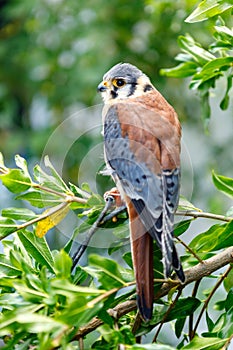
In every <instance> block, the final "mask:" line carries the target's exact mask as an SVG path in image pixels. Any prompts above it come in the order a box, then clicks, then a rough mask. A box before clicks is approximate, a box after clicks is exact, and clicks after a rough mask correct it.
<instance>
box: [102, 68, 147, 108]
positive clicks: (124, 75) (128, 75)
mask: <svg viewBox="0 0 233 350" xmlns="http://www.w3.org/2000/svg"><path fill="white" fill-rule="evenodd" d="M153 89H154V87H153V85H152V84H151V82H150V79H149V78H148V77H147V76H146V75H145V74H144V73H143V72H142V71H140V70H139V69H138V68H137V67H135V66H133V65H132V64H129V63H119V64H117V65H115V66H114V67H112V68H111V69H110V70H109V71H108V72H107V73H106V74H105V75H104V77H103V81H102V82H101V83H100V84H99V85H98V91H99V92H101V94H102V97H103V100H104V102H105V103H109V102H114V101H115V100H117V99H124V98H129V97H136V96H141V95H143V94H144V93H146V92H148V91H151V90H153Z"/></svg>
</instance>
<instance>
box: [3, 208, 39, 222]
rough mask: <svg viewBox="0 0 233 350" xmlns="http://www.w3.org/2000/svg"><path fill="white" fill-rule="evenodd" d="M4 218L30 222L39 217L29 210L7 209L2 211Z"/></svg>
mask: <svg viewBox="0 0 233 350" xmlns="http://www.w3.org/2000/svg"><path fill="white" fill-rule="evenodd" d="M2 216H4V217H7V218H10V219H13V220H19V221H29V220H32V219H35V218H36V217H37V216H38V215H36V214H35V213H34V212H33V211H32V210H30V209H27V208H6V209H3V210H2Z"/></svg>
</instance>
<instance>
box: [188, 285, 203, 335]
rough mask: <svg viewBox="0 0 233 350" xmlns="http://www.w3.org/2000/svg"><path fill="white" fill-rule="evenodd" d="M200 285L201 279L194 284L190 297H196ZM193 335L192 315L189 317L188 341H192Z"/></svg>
mask: <svg viewBox="0 0 233 350" xmlns="http://www.w3.org/2000/svg"><path fill="white" fill-rule="evenodd" d="M200 283H201V279H199V280H197V281H196V282H195V284H194V288H193V292H192V297H193V298H195V297H196V295H197V291H198V287H199V285H200ZM193 337H194V333H193V313H192V314H191V315H190V316H189V339H190V341H191V340H192V339H193Z"/></svg>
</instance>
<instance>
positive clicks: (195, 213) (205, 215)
mask: <svg viewBox="0 0 233 350" xmlns="http://www.w3.org/2000/svg"><path fill="white" fill-rule="evenodd" d="M175 215H178V216H191V217H193V218H195V219H196V218H205V219H212V220H220V221H226V222H230V221H232V220H233V218H232V217H230V216H224V215H218V214H213V213H207V212H203V211H194V210H193V211H192V210H190V211H189V210H188V211H182V210H177V211H176V212H175Z"/></svg>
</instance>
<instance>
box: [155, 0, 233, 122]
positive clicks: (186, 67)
mask: <svg viewBox="0 0 233 350" xmlns="http://www.w3.org/2000/svg"><path fill="white" fill-rule="evenodd" d="M232 8H233V4H232V3H231V2H229V1H219V2H218V1H217V2H216V1H213V0H204V1H202V2H201V4H200V5H199V6H198V8H197V9H196V10H195V11H194V12H193V13H192V14H191V15H190V16H189V17H188V18H187V19H186V21H187V22H189V23H193V22H199V21H203V20H206V19H208V18H210V17H212V16H215V15H217V14H221V13H222V12H224V11H226V10H228V9H229V10H230V9H232ZM213 40H214V41H213V42H212V43H211V44H210V45H209V47H208V48H207V49H205V48H203V46H202V45H201V44H200V43H199V42H197V41H196V40H195V39H194V38H193V37H192V36H191V35H190V34H186V36H179V38H178V45H179V47H180V49H181V51H182V53H180V54H178V55H177V56H176V60H177V61H179V62H180V63H179V65H178V66H176V67H174V68H169V69H162V70H161V71H160V72H161V74H163V75H166V76H169V77H175V78H186V77H189V76H191V77H192V79H191V81H190V85H189V87H190V89H192V90H197V91H198V92H199V95H200V97H201V103H202V117H203V120H204V126H205V128H206V129H207V128H208V123H209V119H210V114H211V112H210V106H209V95H210V90H211V88H214V87H215V85H216V82H217V80H218V79H219V78H220V77H224V78H225V80H226V91H225V94H224V97H223V99H222V101H221V103H220V107H221V109H223V110H226V109H227V108H228V106H229V98H230V97H229V91H230V89H231V87H232V79H233V73H232V66H233V57H232V50H233V31H232V29H230V28H228V26H226V24H225V22H224V21H223V19H222V18H221V17H218V19H217V21H216V24H215V26H214V27H213Z"/></svg>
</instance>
